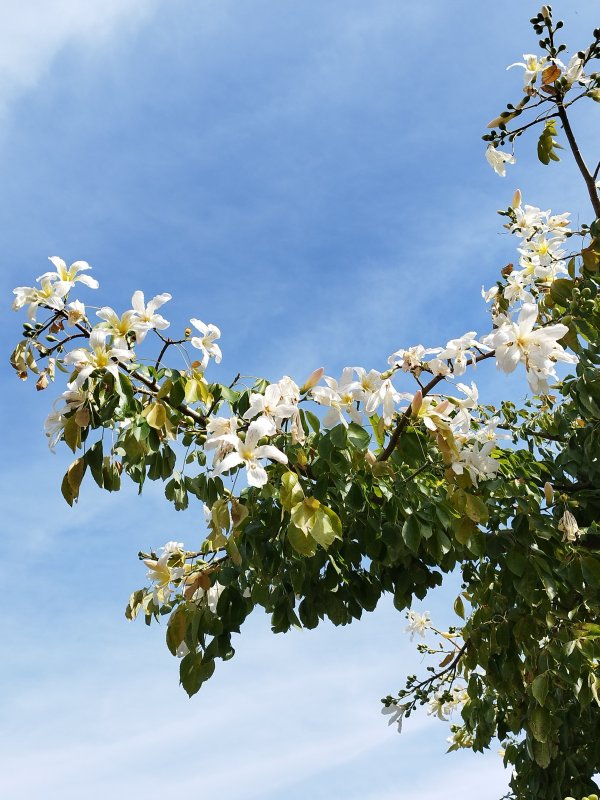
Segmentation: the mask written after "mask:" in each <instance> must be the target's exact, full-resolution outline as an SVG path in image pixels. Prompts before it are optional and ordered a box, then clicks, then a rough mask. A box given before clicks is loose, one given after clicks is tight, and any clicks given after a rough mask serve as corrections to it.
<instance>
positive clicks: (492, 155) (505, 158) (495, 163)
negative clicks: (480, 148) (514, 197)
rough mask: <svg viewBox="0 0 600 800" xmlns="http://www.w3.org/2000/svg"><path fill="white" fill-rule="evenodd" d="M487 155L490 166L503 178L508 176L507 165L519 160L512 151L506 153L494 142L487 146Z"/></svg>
mask: <svg viewBox="0 0 600 800" xmlns="http://www.w3.org/2000/svg"><path fill="white" fill-rule="evenodd" d="M485 157H486V159H487V162H488V164H489V165H490V167H491V168H492V169H493V170H494V172H495V173H496V174H497V175H500V177H501V178H505V177H506V165H507V164H516V162H517V159H516V158H515V156H514V155H512V153H505V152H503V151H502V150H498V148H497V147H494V145H493V144H490V145H488V146H487V149H486V151H485Z"/></svg>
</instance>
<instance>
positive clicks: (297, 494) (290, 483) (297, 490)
mask: <svg viewBox="0 0 600 800" xmlns="http://www.w3.org/2000/svg"><path fill="white" fill-rule="evenodd" d="M279 500H280V502H281V506H282V508H283V509H284V510H285V511H287V512H290V511H291V510H292V508H293V507H294V506H296V505H298V503H301V502H302V500H304V492H303V491H302V487H301V486H300V479H299V478H298V476H297V475H296V473H295V472H286V473H284V474H283V475H282V477H281V489H280V490H279Z"/></svg>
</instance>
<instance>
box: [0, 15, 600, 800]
mask: <svg viewBox="0 0 600 800" xmlns="http://www.w3.org/2000/svg"><path fill="white" fill-rule="evenodd" d="M573 5H576V6H577V8H576V10H574V9H573ZM537 10H538V5H537V3H532V2H528V1H525V0H507V1H506V2H504V3H502V4H497V3H489V2H488V3H481V2H477V1H476V0H454V2H452V3H448V2H446V0H421V1H420V2H419V3H408V2H402V0H395V1H394V0H370V2H369V3H364V2H363V1H362V0H344V2H340V0H338V1H337V2H335V0H304V2H302V3H292V2H289V1H288V2H282V0H254V2H252V3H249V2H243V1H242V0H170V1H169V2H168V3H167V2H165V1H164V0H102V2H99V1H98V0H86V3H81V2H79V0H37V2H35V1H34V0H30V2H29V3H27V4H24V3H22V2H16V0H4V3H3V20H2V27H1V29H0V185H1V186H2V187H3V191H2V192H1V193H0V231H1V234H2V239H3V250H4V253H5V257H4V259H3V266H2V268H1V274H0V288H1V290H2V296H3V297H4V298H5V301H4V306H3V308H4V309H5V311H6V313H3V314H2V326H1V330H0V340H1V345H2V349H3V352H5V353H6V354H8V353H9V352H10V351H11V350H12V348H13V347H14V344H15V342H16V341H17V339H18V337H19V333H20V327H19V326H20V320H19V319H18V318H17V316H16V315H14V314H12V312H10V310H9V306H10V302H11V299H12V295H11V291H12V288H13V287H14V286H17V285H23V284H25V285H29V284H31V283H32V282H33V280H34V279H35V277H36V276H37V275H39V274H41V273H42V272H45V271H46V270H47V269H48V268H49V267H48V262H47V261H46V258H47V257H48V256H51V255H59V256H61V257H63V258H65V259H66V260H67V262H69V263H70V262H71V261H74V260H76V259H85V260H87V261H89V263H90V264H92V266H93V269H94V271H93V274H94V275H95V277H96V278H98V280H99V281H100V285H101V287H100V289H99V290H98V293H97V294H96V295H95V296H92V295H91V293H90V292H88V293H87V294H86V291H87V290H84V291H83V292H82V297H83V298H84V299H86V300H89V301H90V302H97V303H98V304H108V305H113V306H114V307H118V308H127V307H129V302H130V297H131V294H132V293H133V291H135V290H136V289H142V290H143V291H144V292H145V293H146V295H147V296H152V295H154V294H156V293H159V292H164V291H168V292H170V293H171V294H172V295H173V300H172V301H171V303H169V306H168V307H165V309H164V311H165V316H167V318H168V319H170V320H171V323H172V326H171V330H172V331H173V332H174V333H176V332H177V331H181V330H182V329H183V328H184V327H185V326H186V325H187V321H188V320H189V318H190V317H200V318H201V319H203V320H205V321H206V322H213V323H215V324H217V325H218V326H219V327H220V328H221V330H222V340H221V344H222V349H223V353H224V357H223V363H222V365H221V367H220V368H219V371H218V372H214V373H213V375H214V377H215V378H217V379H219V380H222V381H223V382H227V380H229V379H231V377H233V375H235V374H236V373H237V372H242V373H244V374H253V375H264V376H266V377H268V378H270V379H278V378H279V377H281V375H283V374H290V375H292V376H293V377H295V378H296V379H297V380H298V382H300V383H301V382H302V380H303V378H304V377H306V376H307V375H308V374H309V373H310V372H311V371H312V370H313V369H314V368H315V367H319V366H324V367H325V368H326V370H327V372H328V374H336V373H337V372H338V371H339V370H340V369H341V368H342V367H344V366H346V365H355V364H360V365H364V366H366V367H368V368H370V367H378V368H380V369H383V368H385V364H386V359H387V356H388V355H389V354H390V353H391V352H393V351H394V350H396V349H398V348H399V347H402V346H409V345H412V344H416V343H418V342H421V343H423V344H425V345H427V346H435V345H443V344H444V343H445V342H446V340H447V339H449V338H451V337H453V336H458V335H461V334H462V333H464V332H465V331H467V330H477V331H478V332H480V333H484V332H486V331H487V329H488V325H489V323H488V321H487V317H486V312H485V309H484V306H483V303H482V301H481V298H480V289H481V285H482V284H485V285H486V286H490V285H491V284H493V282H494V281H495V279H496V275H497V272H498V270H499V268H501V267H502V266H504V264H506V263H507V262H508V261H510V260H512V259H513V258H514V245H513V242H512V241H510V240H509V237H508V236H507V235H506V234H505V233H504V232H503V229H502V227H501V220H500V218H499V217H498V216H497V215H496V210H497V209H499V208H502V207H506V206H507V205H508V204H509V202H510V199H511V197H512V194H513V192H514V190H515V188H517V187H520V188H521V190H522V192H523V196H524V198H525V200H526V201H527V202H531V203H533V204H534V205H539V206H542V207H544V208H547V207H552V208H553V209H554V210H555V211H556V212H557V213H558V212H562V211H565V210H570V211H572V212H573V214H574V218H575V219H581V220H587V221H589V214H588V210H587V208H586V206H585V197H584V195H583V192H582V189H581V185H580V183H579V182H578V180H577V176H576V174H575V172H574V170H573V168H572V166H571V165H570V164H569V163H568V161H567V159H566V158H565V163H564V164H561V165H551V166H550V167H543V166H542V165H540V164H539V163H537V161H536V160H535V157H534V150H535V143H534V142H533V141H532V140H531V139H527V138H526V137H523V139H522V140H521V141H520V142H519V148H518V151H517V159H518V161H517V164H516V165H515V166H514V167H509V174H508V176H507V177H506V178H505V179H503V180H502V179H500V178H498V177H497V176H496V175H495V174H494V173H493V172H492V170H491V169H490V168H489V166H488V165H487V163H486V162H485V159H484V158H483V146H482V142H481V140H480V136H481V134H482V133H483V132H484V129H485V124H486V123H487V121H488V120H489V119H492V118H493V117H495V116H496V115H497V114H498V113H499V111H501V110H502V109H503V108H504V104H505V103H506V102H507V101H509V100H513V101H515V100H516V99H518V97H519V92H520V86H521V74H520V71H519V70H513V71H511V72H506V71H505V67H506V65H507V64H509V63H511V62H513V61H518V60H520V58H521V56H522V54H523V53H525V52H535V48H536V46H537V45H536V43H535V42H534V41H533V34H532V32H531V29H530V28H529V24H528V19H529V17H530V16H532V15H533V14H534V13H536V12H537ZM554 10H555V12H556V13H557V14H558V16H561V15H563V16H564V18H565V20H566V23H567V28H566V30H567V40H568V41H571V42H573V43H574V44H575V49H577V48H578V47H581V46H582V45H585V44H586V43H587V41H588V35H589V33H590V32H591V30H592V28H593V27H595V26H597V24H598V19H597V3H596V0H578V2H577V3H576V4H573V3H572V2H567V0H562V1H561V2H556V3H555V4H554ZM594 12H595V13H594ZM574 125H575V127H576V130H577V132H578V134H579V136H580V140H581V143H582V148H583V150H584V152H586V151H590V150H591V149H592V147H593V146H594V145H595V146H596V147H597V145H598V144H599V143H600V142H599V138H600V137H599V136H598V130H599V129H598V124H597V120H596V121H595V122H594V121H593V117H587V116H586V114H585V113H584V114H583V115H575V117H574ZM167 308H168V313H167ZM4 364H5V367H4V369H3V370H2V371H0V384H1V394H0V397H1V398H2V400H1V403H2V410H3V418H4V420H5V429H4V446H3V454H4V458H3V459H2V463H1V464H0V480H1V484H0V485H1V487H2V507H3V520H2V526H1V528H0V529H1V530H2V536H3V542H4V547H3V554H4V557H3V558H2V559H1V560H0V579H1V580H2V582H3V585H4V587H5V592H6V595H7V598H6V599H7V602H6V603H5V613H4V614H3V615H2V619H1V621H0V635H1V636H2V641H3V650H4V652H3V658H2V661H1V662H0V685H1V686H2V687H3V695H4V696H3V699H2V703H0V725H1V728H2V730H3V733H4V737H3V738H4V744H3V747H2V749H1V750H0V795H2V796H10V797H14V798H17V800H39V798H40V797H43V798H45V799H47V800H53V799H54V798H59V797H60V798H61V800H72V799H74V798H79V797H81V796H82V795H85V796H86V797H87V798H88V800H100V799H101V798H102V800H103V799H104V798H106V797H112V798H115V800H119V798H121V797H122V798H133V800H137V798H145V800H158V799H159V798H161V799H162V798H163V797H164V796H165V794H167V793H168V794H169V796H172V795H174V794H175V793H180V792H183V793H186V794H188V793H190V794H191V793H192V792H194V793H195V794H203V795H210V794H214V793H218V794H219V796H220V797H222V798H225V799H226V800H238V798H240V800H241V798H263V799H264V800H276V799H277V798H280V797H283V796H284V797H286V799H287V800H303V799H304V798H306V797H311V798H321V797H322V798H332V797H333V798H336V797H344V798H346V800H358V798H360V799H361V800H392V798H394V799H396V798H400V800H404V799H405V798H406V800H408V799H409V798H413V797H414V796H415V795H418V796H419V797H421V798H422V800H423V799H424V800H442V798H444V799H445V798H446V797H447V796H448V794H449V792H450V791H454V788H455V787H458V786H459V787H460V793H461V797H463V798H464V800H495V799H496V798H499V797H500V796H501V795H502V794H504V792H505V791H506V784H507V780H508V776H507V775H506V774H505V773H504V770H503V768H502V764H501V759H500V758H499V757H498V755H497V753H496V751H495V750H493V749H492V750H491V751H490V752H489V753H487V754H485V755H483V756H473V755H472V754H468V753H461V754H449V755H446V754H445V750H446V747H447V745H446V742H445V738H446V736H447V735H448V734H449V731H448V729H447V726H446V725H444V724H443V723H441V722H439V721H437V720H434V719H431V718H430V717H427V716H426V715H425V714H421V715H419V716H417V717H415V718H411V719H410V720H408V721H407V723H405V727H404V730H403V732H402V734H401V735H400V736H398V734H397V733H396V732H395V729H394V728H388V727H387V725H386V720H385V719H384V718H383V717H382V716H381V715H380V703H379V700H380V698H381V697H382V696H384V695H387V694H388V693H390V692H394V691H396V690H397V689H398V688H400V687H401V686H402V684H403V678H404V676H405V675H406V674H407V673H409V672H414V671H415V670H417V669H419V666H420V661H419V657H418V655H417V654H416V652H415V643H411V642H410V639H409V637H408V635H407V634H406V633H405V632H404V627H405V624H406V623H405V620H404V619H403V617H402V616H401V615H399V614H398V613H397V612H396V611H394V610H393V608H392V606H391V604H390V603H389V602H386V601H383V602H382V603H381V606H380V607H379V608H378V609H377V611H376V612H375V613H373V614H370V615H367V616H366V617H365V618H363V620H361V621H360V623H358V624H354V625H352V626H348V627H345V628H340V629H335V628H333V627H332V626H330V625H327V624H323V625H322V626H320V627H319V629H317V630H315V631H296V630H294V631H292V632H290V633H288V634H285V635H278V636H273V635H272V634H271V633H270V630H269V624H268V619H267V618H266V617H265V616H264V615H263V616H261V615H259V614H256V615H255V617H254V618H252V619H251V620H250V621H249V622H248V623H247V624H246V625H245V628H244V631H243V635H242V636H240V637H237V642H236V649H237V654H236V657H235V658H234V659H233V660H232V661H230V662H227V663H226V664H220V665H219V668H218V670H217V672H216V673H215V676H214V678H213V679H212V680H211V681H210V682H209V683H208V684H207V685H205V686H204V687H203V689H202V690H201V692H200V694H199V695H197V696H196V697H195V698H193V699H192V700H188V698H187V696H186V695H185V693H184V692H183V690H182V689H181V688H180V687H179V686H178V663H177V661H176V659H174V658H172V657H171V656H170V654H169V653H168V651H167V649H166V647H165V645H164V629H163V628H162V627H158V626H153V627H152V628H150V629H147V628H146V627H145V626H144V625H143V623H142V622H141V621H138V622H137V623H135V624H132V623H129V622H127V621H126V620H125V618H124V616H123V609H124V606H125V604H126V602H127V598H128V596H129V593H130V592H131V591H132V590H133V589H135V588H137V587H138V586H141V585H143V583H144V569H143V567H142V566H141V565H140V563H139V562H138V560H137V552H138V551H139V550H140V549H148V548H150V547H153V546H154V547H158V546H159V545H160V544H162V543H163V542H164V541H166V540H168V539H175V540H177V541H183V542H185V543H186V544H188V545H190V546H193V544H194V542H195V541H197V539H198V537H200V536H201V531H202V522H201V516H202V514H201V509H200V508H199V507H194V508H192V509H189V510H188V511H187V512H184V513H176V512H175V511H173V510H172V508H170V507H168V506H167V504H166V502H165V501H164V498H162V497H161V494H160V487H156V486H154V485H153V486H151V487H149V491H148V492H144V495H143V496H142V497H141V498H140V497H138V496H137V495H136V494H135V492H134V491H133V489H132V487H131V486H125V487H124V489H123V491H122V492H121V493H119V494H117V495H109V494H104V493H101V492H100V490H98V489H97V488H96V487H95V486H94V485H93V484H92V483H91V482H89V481H88V482H87V483H86V484H85V485H84V487H83V488H82V492H81V499H80V502H79V504H78V505H77V506H75V507H74V508H73V509H71V508H69V507H68V506H67V505H66V504H65V503H64V501H63V500H62V498H61V496H60V491H59V487H60V481H61V479H62V474H63V472H64V469H65V466H66V465H67V464H68V462H69V457H68V454H67V453H64V452H61V451H60V450H59V452H57V453H56V455H52V454H51V453H50V452H49V450H48V448H47V445H46V442H45V439H44V436H43V420H44V418H45V416H46V414H47V413H48V411H49V410H50V406H51V403H52V401H53V399H54V398H55V397H56V396H57V395H58V394H59V393H60V391H61V388H60V387H59V386H56V387H52V386H51V387H50V388H49V389H48V390H47V391H46V392H42V393H39V394H36V393H35V391H34V387H33V385H31V384H30V383H28V384H22V383H20V382H19V381H17V380H16V378H14V376H13V375H12V374H10V371H9V368H8V366H7V364H6V359H5V361H4ZM485 367H489V365H481V366H480V368H479V373H478V375H477V379H478V383H479V384H480V391H481V390H482V387H483V388H484V389H485V392H487V395H484V397H486V396H487V397H489V398H496V397H497V396H499V394H501V393H503V392H505V391H506V392H512V393H517V394H518V393H519V392H523V391H524V386H525V382H524V379H523V376H522V375H520V376H515V377H514V378H511V379H510V380H506V379H505V378H502V377H501V376H500V375H499V374H496V373H495V372H494V371H493V368H489V369H488V370H487V372H485V371H484V369H485ZM482 393H483V392H482ZM456 591H457V582H456V580H455V579H454V578H453V577H451V578H450V579H449V580H448V581H447V583H446V585H445V587H443V588H442V590H440V591H439V592H437V594H436V595H432V596H431V597H429V598H427V600H426V601H425V603H424V604H419V605H417V606H415V607H416V608H418V609H422V610H423V609H427V610H430V611H431V613H432V616H433V617H434V619H435V621H436V622H438V623H439V624H440V625H447V624H450V623H451V622H452V621H453V620H452V617H451V614H450V613H449V611H448V607H449V606H451V603H452V600H453V598H454V596H455V594H456Z"/></svg>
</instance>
